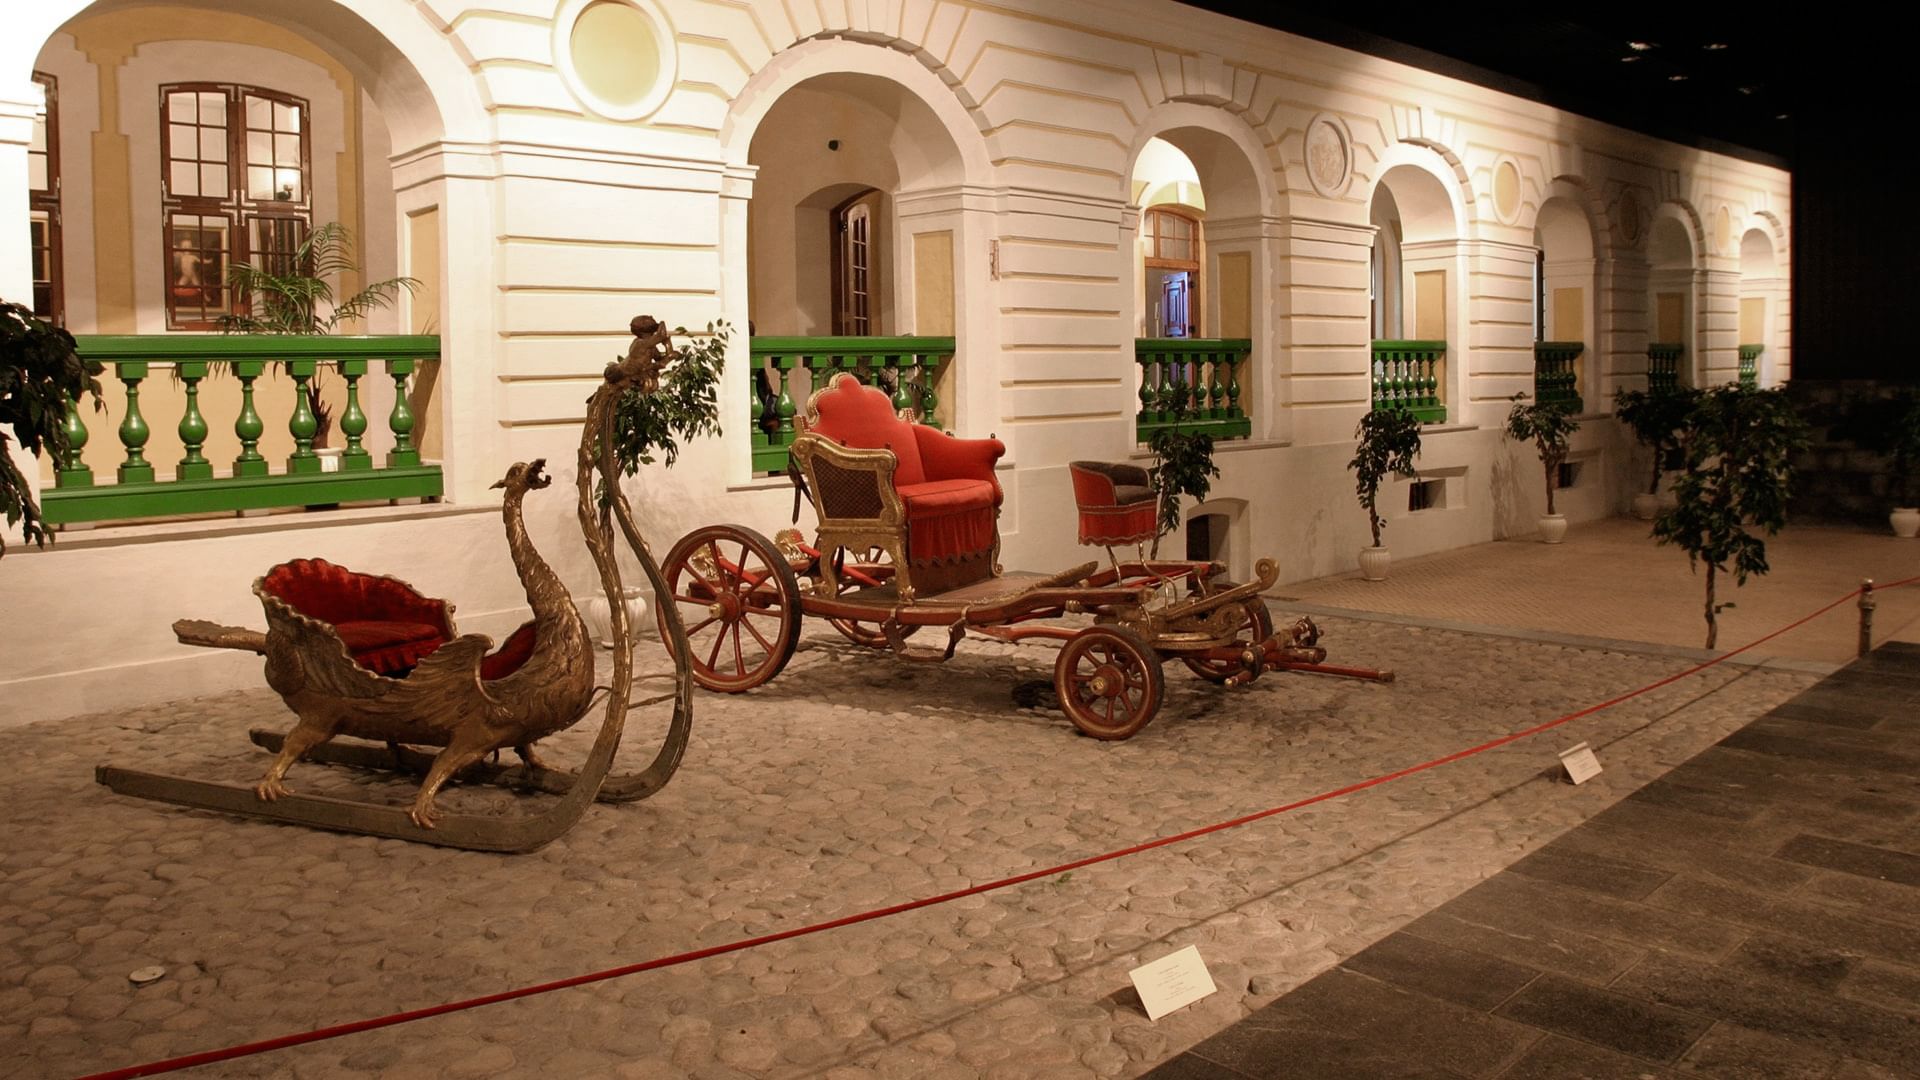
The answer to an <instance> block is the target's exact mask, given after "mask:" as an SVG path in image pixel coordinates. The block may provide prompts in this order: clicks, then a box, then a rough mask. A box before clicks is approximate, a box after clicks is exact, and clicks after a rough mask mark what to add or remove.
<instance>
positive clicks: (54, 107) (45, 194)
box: [27, 71, 67, 326]
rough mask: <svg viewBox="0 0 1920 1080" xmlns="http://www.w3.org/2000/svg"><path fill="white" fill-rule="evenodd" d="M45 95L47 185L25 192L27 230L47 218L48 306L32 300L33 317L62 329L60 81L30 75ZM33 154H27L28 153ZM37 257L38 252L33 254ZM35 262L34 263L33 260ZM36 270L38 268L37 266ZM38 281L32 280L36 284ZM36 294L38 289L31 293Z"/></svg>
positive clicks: (64, 306) (64, 319)
mask: <svg viewBox="0 0 1920 1080" xmlns="http://www.w3.org/2000/svg"><path fill="white" fill-rule="evenodd" d="M33 81H34V82H36V83H38V84H40V87H41V88H42V90H43V91H44V93H45V96H46V121H45V128H46V132H47V149H46V157H47V186H46V187H44V188H35V187H29V188H28V189H27V213H28V221H29V225H28V228H29V229H31V228H32V225H31V222H32V219H33V218H34V217H36V216H38V215H41V214H45V215H46V219H47V303H46V305H45V310H41V304H40V298H39V296H38V295H35V296H33V297H32V298H31V301H32V307H33V309H34V314H35V315H38V316H39V317H40V318H42V319H45V320H47V321H48V322H50V323H53V324H54V325H56V326H65V325H66V322H67V289H66V260H65V258H64V257H63V252H62V250H61V249H62V247H63V244H62V236H61V221H60V80H58V79H56V78H54V77H53V76H52V75H49V74H47V73H46V72H44V71H36V72H34V73H33ZM31 152H32V151H29V153H31ZM36 254H37V253H36ZM36 263H37V260H36ZM35 269H38V266H37V264H36V266H35ZM38 283H39V282H38V280H36V281H35V284H36V285H37V284H38ZM34 291H35V293H36V294H37V293H38V291H39V290H38V289H35V290H34Z"/></svg>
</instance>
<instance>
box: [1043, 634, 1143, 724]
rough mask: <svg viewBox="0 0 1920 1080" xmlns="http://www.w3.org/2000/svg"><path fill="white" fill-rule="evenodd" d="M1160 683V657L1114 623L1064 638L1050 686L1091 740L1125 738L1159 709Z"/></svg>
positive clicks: (1063, 706)
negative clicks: (1064, 643)
mask: <svg viewBox="0 0 1920 1080" xmlns="http://www.w3.org/2000/svg"><path fill="white" fill-rule="evenodd" d="M1165 688H1166V681H1165V679H1164V678H1163V677H1162V675H1161V673H1160V655H1159V654H1158V653H1156V652H1154V651H1153V647H1152V646H1151V645H1148V644H1147V643H1146V642H1144V641H1142V640H1140V637H1139V635H1137V634H1135V633H1133V632H1132V631H1131V630H1124V629H1121V628H1120V627H1118V626H1091V627H1088V628H1087V629H1085V630H1082V631H1080V632H1079V633H1078V634H1075V635H1074V636H1073V637H1071V638H1069V639H1068V640H1067V643H1066V645H1064V646H1063V647H1062V648H1061V649H1060V658H1059V659H1058V660H1055V661H1054V664H1053V689H1054V692H1055V693H1057V694H1058V695H1059V696H1060V708H1061V709H1062V710H1064V711H1065V712H1066V714H1067V719H1069V720H1071V721H1073V724H1074V726H1075V727H1077V728H1079V729H1080V730H1081V731H1083V732H1085V733H1086V734H1088V735H1091V736H1093V737H1094V738H1096V739H1125V738H1130V737H1132V735H1133V733H1134V732H1136V731H1139V730H1140V729H1141V728H1143V727H1146V726H1147V721H1149V720H1152V719H1153V714H1154V713H1156V712H1158V711H1160V696H1161V693H1162V692H1163V691H1164V690H1165Z"/></svg>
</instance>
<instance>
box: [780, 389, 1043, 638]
mask: <svg viewBox="0 0 1920 1080" xmlns="http://www.w3.org/2000/svg"><path fill="white" fill-rule="evenodd" d="M807 422H808V424H807V431H806V433H805V434H803V435H801V436H800V437H799V438H797V439H795V440H794V443H793V450H792V453H793V458H794V460H795V461H796V462H797V463H798V464H799V466H800V469H801V472H802V473H803V475H804V476H805V477H806V482H807V486H808V488H809V489H810V490H811V492H812V494H813V508H814V510H815V512H816V513H817V514H818V515H819V518H820V549H821V551H822V552H826V553H829V554H830V553H831V552H832V551H833V550H834V549H836V548H841V547H844V548H847V549H849V550H851V551H855V552H866V551H868V550H870V549H872V548H880V549H881V550H883V551H885V552H887V554H888V555H889V556H890V557H891V558H892V559H893V565H894V566H895V567H896V569H895V572H894V577H895V580H896V581H897V582H898V586H899V596H900V599H901V600H902V601H905V602H908V603H911V602H912V601H913V598H914V596H915V595H916V594H918V595H922V596H930V595H933V594H936V593H942V592H946V591H948V590H950V589H957V588H959V587H960V586H962V585H968V584H971V583H973V582H975V581H980V580H983V579H985V578H990V577H992V576H994V574H995V573H996V572H997V569H998V567H997V566H996V562H997V560H998V557H999V554H1000V529H999V517H1000V499H1001V493H1000V482H999V481H998V480H996V479H994V475H993V465H994V462H996V461H998V460H999V459H1000V455H1002V454H1004V453H1006V450H1007V448H1006V446H1005V444H1003V443H1001V441H1000V440H999V439H959V438H955V437H953V436H951V435H948V434H946V433H944V432H941V431H939V430H937V429H935V428H932V427H928V426H927V425H925V424H917V423H913V422H911V421H908V420H903V419H901V418H900V417H899V416H898V415H896V414H895V412H894V407H893V399H892V398H891V397H890V396H889V395H888V394H887V393H886V392H885V391H884V390H880V389H878V388H876V387H871V386H865V385H863V384H862V383H861V382H860V380H858V379H856V378H854V376H853V375H852V374H851V373H849V372H841V373H839V374H837V375H835V376H834V377H833V380H832V381H831V382H830V383H828V384H827V388H826V389H824V390H822V391H820V392H819V393H817V394H815V395H813V397H812V399H811V400H809V401H808V402H807ZM823 562H825V563H826V564H827V565H826V566H824V567H823V574H824V575H826V579H825V581H824V582H823V583H824V584H826V585H827V587H828V588H829V589H833V588H836V587H837V586H836V583H835V580H834V578H833V576H832V574H833V568H832V565H831V563H832V560H831V559H830V558H829V559H826V560H823Z"/></svg>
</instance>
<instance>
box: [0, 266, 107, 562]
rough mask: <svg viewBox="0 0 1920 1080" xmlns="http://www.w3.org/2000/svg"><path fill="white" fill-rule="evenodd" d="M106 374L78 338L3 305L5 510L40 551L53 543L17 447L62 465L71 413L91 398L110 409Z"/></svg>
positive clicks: (0, 387) (0, 461)
mask: <svg viewBox="0 0 1920 1080" xmlns="http://www.w3.org/2000/svg"><path fill="white" fill-rule="evenodd" d="M100 371H101V368H100V365H99V364H96V363H93V362H91V361H87V360H82V359H81V358H80V354H79V353H78V352H77V351H76V350H75V348H74V343H73V335H71V334H69V333H67V332H66V331H65V330H63V329H61V328H60V327H58V326H53V325H51V324H49V323H45V322H42V321H41V320H39V319H37V318H35V317H34V314H33V312H32V311H31V310H30V309H28V308H25V307H22V306H20V305H19V304H10V303H8V302H6V301H5V300H0V510H4V511H5V512H6V515H7V524H8V525H9V526H12V525H14V524H15V523H19V525H20V531H21V535H22V537H23V538H24V539H26V540H27V541H28V542H30V543H32V544H34V545H36V546H39V547H45V546H46V544H47V539H48V534H47V529H46V523H45V521H44V519H42V518H41V516H40V505H39V503H37V502H35V501H34V498H33V487H32V485H30V484H29V483H28V482H27V478H26V477H25V476H24V475H22V474H21V472H20V469H19V466H17V465H16V464H15V463H14V460H13V447H14V446H15V445H18V446H19V447H20V448H21V449H23V450H25V451H26V452H27V453H29V454H32V455H33V456H34V457H39V456H40V454H41V453H42V452H43V451H46V452H50V453H52V454H53V455H54V457H55V459H56V460H57V459H58V458H59V456H60V455H61V454H64V453H66V451H67V431H66V419H67V410H68V409H71V408H78V407H79V402H80V399H81V398H82V397H83V396H85V395H88V394H91V395H93V406H94V408H96V409H100V408H104V406H103V405H102V404H101V402H100V380H99V379H98V378H97V376H98V375H99V374H100ZM9 431H11V435H9V434H8V433H9ZM6 553H7V538H6V534H5V533H4V532H0V556H4V555H5V554H6Z"/></svg>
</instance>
